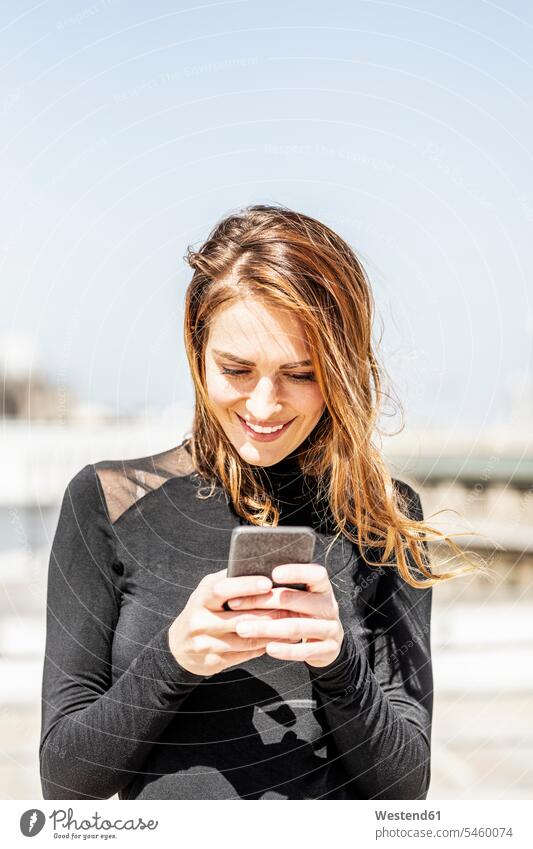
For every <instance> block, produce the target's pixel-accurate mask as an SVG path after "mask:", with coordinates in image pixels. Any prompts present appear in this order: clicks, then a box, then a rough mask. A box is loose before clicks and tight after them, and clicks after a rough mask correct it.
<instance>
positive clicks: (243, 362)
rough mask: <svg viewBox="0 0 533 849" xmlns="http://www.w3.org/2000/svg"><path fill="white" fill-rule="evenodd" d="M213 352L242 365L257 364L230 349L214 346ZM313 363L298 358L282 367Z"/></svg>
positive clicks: (295, 366)
mask: <svg viewBox="0 0 533 849" xmlns="http://www.w3.org/2000/svg"><path fill="white" fill-rule="evenodd" d="M213 353H214V354H218V356H219V357H225V358H226V359H227V360H233V362H234V363H240V365H241V366H255V363H252V362H251V361H250V360H243V359H242V357H236V356H235V354H230V353H228V351H217V350H216V348H213ZM311 365H313V363H312V361H311V360H298V362H296V363H284V364H283V365H282V366H280V368H299V367H300V366H311Z"/></svg>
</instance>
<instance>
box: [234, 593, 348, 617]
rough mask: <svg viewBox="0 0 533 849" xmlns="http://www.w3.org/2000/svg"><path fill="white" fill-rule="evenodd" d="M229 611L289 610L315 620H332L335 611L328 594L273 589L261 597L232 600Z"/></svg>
mask: <svg viewBox="0 0 533 849" xmlns="http://www.w3.org/2000/svg"><path fill="white" fill-rule="evenodd" d="M228 606H229V608H230V610H239V611H241V610H251V609H257V610H261V609H266V610H273V609H274V610H275V609H282V610H289V611H292V612H294V613H303V614H304V615H306V616H314V617H315V618H316V619H334V618H335V617H336V615H337V609H336V605H335V602H334V597H333V594H332V593H331V592H329V593H311V592H302V591H301V590H291V589H286V588H283V587H279V588H278V587H274V588H273V589H272V590H271V591H270V592H269V593H265V594H263V595H255V596H254V595H249V596H244V597H243V598H232V599H230V600H229V602H228Z"/></svg>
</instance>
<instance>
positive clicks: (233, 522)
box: [40, 206, 450, 799]
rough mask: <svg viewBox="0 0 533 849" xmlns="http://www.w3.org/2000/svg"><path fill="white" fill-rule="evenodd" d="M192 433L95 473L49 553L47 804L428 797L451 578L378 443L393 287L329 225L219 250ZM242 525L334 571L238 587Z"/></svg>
mask: <svg viewBox="0 0 533 849" xmlns="http://www.w3.org/2000/svg"><path fill="white" fill-rule="evenodd" d="M187 258H188V261H189V263H190V264H191V266H192V267H193V268H194V275H193V278H192V281H191V283H190V286H189V288H188V290H187V295H186V310H185V313H186V314H185V344H186V350H187V355H188V359H189V364H190V368H191V373H192V377H193V381H194V388H195V393H196V405H195V416H194V424H193V430H192V436H191V438H188V439H185V440H184V441H183V442H182V443H181V444H180V445H178V446H177V447H173V448H171V449H170V450H169V451H166V452H164V453H162V454H157V455H155V456H150V457H144V458H141V459H137V460H125V461H113V462H111V461H101V462H97V463H95V464H89V465H87V466H85V467H84V468H83V469H81V471H80V472H78V473H77V474H76V475H75V476H74V478H73V479H72V480H71V481H70V483H69V485H68V487H67V490H66V492H65V496H64V499H63V503H62V507H61V513H60V517H59V522H58V527H57V530H56V534H55V538H54V542H53V546H52V552H51V558H50V566H49V578H48V614H47V640H46V659H45V664H44V675H43V701H42V709H43V713H42V735H41V746H40V763H41V780H42V788H43V795H44V797H45V798H47V799H55V798H65V799H83V798H98V799H100V798H109V797H110V796H112V795H113V794H115V793H118V796H119V798H121V799H148V798H150V799H193V798H202V799H219V798H247V799H271V798H275V799H287V798H288V799H315V798H321V799H425V798H426V796H427V792H428V787H429V781H430V738H431V718H432V700H433V684H432V672H431V654H430V610H431V593H432V589H431V588H432V585H433V584H434V583H435V582H436V581H437V580H442V579H443V577H450V575H449V574H446V575H444V576H441V577H439V578H437V576H435V575H433V574H432V572H431V569H430V566H429V565H428V562H427V554H426V550H425V544H426V540H427V539H429V538H430V534H431V533H438V532H434V531H433V529H431V528H428V526H427V525H425V523H424V521H423V516H422V509H421V505H420V499H419V497H418V495H417V494H416V493H415V492H414V491H413V490H412V489H411V488H410V487H409V486H408V485H406V484H404V483H401V482H399V481H393V480H391V478H390V475H389V472H388V471H387V468H386V466H385V464H384V463H383V461H382V459H381V457H380V455H379V452H378V451H377V450H376V448H375V447H374V444H373V442H372V437H373V435H374V432H375V430H376V422H377V415H378V411H379V406H380V401H381V386H380V373H379V369H378V365H377V362H376V357H375V354H374V351H373V348H372V343H371V325H372V298H371V292H370V287H369V284H368V281H367V278H366V276H365V273H364V271H363V269H362V267H361V265H360V264H359V262H358V260H357V257H356V256H355V254H354V253H353V251H352V250H351V249H350V247H349V246H348V245H347V244H346V243H345V242H344V241H343V240H342V239H341V238H340V237H339V236H338V235H336V234H335V233H334V232H333V231H331V230H330V229H329V228H328V227H326V226H325V225H323V224H321V223H320V222H318V221H316V220H314V219H312V218H310V217H308V216H306V215H302V214H297V213H295V212H292V211H290V210H288V209H286V208H283V207H272V206H252V207H249V208H247V209H245V210H244V211H243V212H242V213H241V214H238V215H230V216H229V217H228V218H226V219H225V220H223V221H222V222H220V223H219V224H218V226H217V227H216V228H215V229H214V230H213V232H212V233H211V234H210V236H209V238H208V239H207V241H206V242H205V243H204V245H203V246H202V247H201V249H200V250H198V251H192V250H189V252H188V256H187ZM239 524H257V525H284V524H288V525H307V526H310V527H312V528H314V530H315V532H316V534H317V540H318V548H317V550H316V557H315V562H314V563H312V564H305V565H291V564H287V565H283V566H280V567H278V568H277V569H276V570H275V571H274V573H273V579H274V581H275V582H276V583H304V584H307V586H308V591H304V592H302V591H300V590H296V589H288V588H283V587H278V586H276V587H273V585H272V581H270V580H269V579H267V578H261V577H256V576H249V577H238V578H228V577H226V564H227V559H228V550H229V542H230V536H231V531H232V529H233V528H234V527H236V526H238V525H239Z"/></svg>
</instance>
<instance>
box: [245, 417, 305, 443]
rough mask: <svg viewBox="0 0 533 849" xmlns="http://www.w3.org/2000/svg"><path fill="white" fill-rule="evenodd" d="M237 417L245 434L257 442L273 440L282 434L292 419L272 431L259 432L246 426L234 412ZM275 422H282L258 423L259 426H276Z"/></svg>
mask: <svg viewBox="0 0 533 849" xmlns="http://www.w3.org/2000/svg"><path fill="white" fill-rule="evenodd" d="M236 416H237V418H238V419H239V421H240V423H241V426H242V428H243V430H244V432H245V433H246V434H248V435H249V436H251V437H252V439H256V440H258V441H259V442H273V441H274V440H275V439H277V438H278V437H279V436H282V435H283V434H284V433H285V431H286V430H287V429H288V428H289V427H290V425H291V424H292V422H293V421H294V419H290V421H288V422H283V427H281V428H280V429H279V430H275V431H274V432H273V433H259V432H258V431H255V430H253V428H251V427H248V425H247V423H246V421H245V420H244V419H243V418H242V416H239V414H238V413H236ZM276 424H282V422H272V423H271V424H268V425H260V426H261V427H276Z"/></svg>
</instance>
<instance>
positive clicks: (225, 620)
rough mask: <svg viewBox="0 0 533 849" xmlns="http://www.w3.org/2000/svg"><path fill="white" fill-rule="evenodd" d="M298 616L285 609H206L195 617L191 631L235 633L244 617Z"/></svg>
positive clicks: (216, 633) (218, 633)
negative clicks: (244, 610) (242, 611)
mask: <svg viewBox="0 0 533 849" xmlns="http://www.w3.org/2000/svg"><path fill="white" fill-rule="evenodd" d="M291 615H294V616H297V615H298V614H296V613H295V614H292V613H291V612H290V611H283V610H250V611H246V612H244V613H241V612H240V611H238V610H229V611H228V612H226V611H225V610H206V611H204V612H203V613H202V614H201V615H199V616H198V617H195V618H194V619H193V620H192V621H191V623H190V627H189V633H190V634H191V635H193V636H197V635H200V634H213V635H215V636H218V635H220V634H231V633H233V634H234V633H235V626H236V624H237V622H239V621H240V620H243V619H256V618H257V619H261V618H265V619H280V618H282V617H283V616H285V617H287V616H291Z"/></svg>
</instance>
